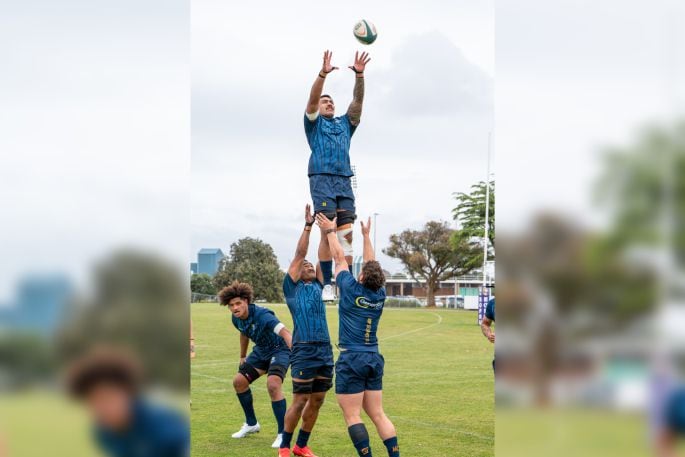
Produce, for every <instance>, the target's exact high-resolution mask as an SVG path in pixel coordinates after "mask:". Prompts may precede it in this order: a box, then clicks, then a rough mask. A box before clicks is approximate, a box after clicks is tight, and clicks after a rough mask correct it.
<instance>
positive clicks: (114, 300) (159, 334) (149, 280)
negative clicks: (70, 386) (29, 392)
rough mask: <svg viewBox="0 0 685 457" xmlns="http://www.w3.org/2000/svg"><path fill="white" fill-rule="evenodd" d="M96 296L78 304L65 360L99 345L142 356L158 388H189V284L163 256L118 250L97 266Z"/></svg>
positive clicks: (63, 337)
mask: <svg viewBox="0 0 685 457" xmlns="http://www.w3.org/2000/svg"><path fill="white" fill-rule="evenodd" d="M93 275H94V277H93V287H92V291H93V293H92V296H90V297H89V298H86V299H83V300H82V302H81V303H78V304H75V305H74V307H73V311H72V315H71V316H70V318H69V319H68V321H67V322H66V323H65V325H64V326H63V328H62V329H61V330H60V332H59V334H58V348H59V354H60V358H61V359H62V361H65V362H68V361H69V360H71V359H72V358H74V357H78V356H79V355H81V354H83V352H84V351H87V350H88V349H89V348H92V347H93V346H94V345H102V346H115V347H119V346H125V347H127V348H129V349H130V350H131V351H132V352H134V353H136V354H137V356H138V357H139V358H140V359H141V362H142V365H143V366H144V367H145V369H146V375H147V376H146V377H147V379H148V380H150V381H151V382H152V383H154V384H158V385H163V386H167V387H175V388H177V389H179V390H181V391H184V392H185V391H187V389H188V387H189V386H188V370H189V364H188V361H189V356H188V338H189V333H190V313H189V311H190V309H189V306H188V304H189V302H190V297H189V291H188V283H187V282H186V280H185V279H184V275H183V274H182V273H181V271H179V269H177V268H176V266H175V265H174V264H173V263H172V262H170V261H168V260H166V259H163V258H160V257H157V256H153V255H150V254H147V253H143V252H138V251H134V250H122V251H118V252H115V253H114V254H112V255H111V256H110V257H108V258H106V259H105V260H104V261H102V262H100V263H99V264H98V265H96V267H95V268H94V273H93Z"/></svg>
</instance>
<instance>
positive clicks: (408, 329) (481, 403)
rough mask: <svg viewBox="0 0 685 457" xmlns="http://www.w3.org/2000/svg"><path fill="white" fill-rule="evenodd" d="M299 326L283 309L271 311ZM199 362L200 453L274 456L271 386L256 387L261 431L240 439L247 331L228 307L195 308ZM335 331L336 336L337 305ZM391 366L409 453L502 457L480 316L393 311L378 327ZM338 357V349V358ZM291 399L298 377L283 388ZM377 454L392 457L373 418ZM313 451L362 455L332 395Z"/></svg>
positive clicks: (333, 456) (195, 378)
mask: <svg viewBox="0 0 685 457" xmlns="http://www.w3.org/2000/svg"><path fill="white" fill-rule="evenodd" d="M266 306H268V307H269V308H271V309H273V310H274V311H275V312H276V314H277V315H278V317H279V318H280V319H281V320H282V321H283V323H285V324H286V325H287V326H288V327H289V328H291V329H292V321H291V319H290V314H289V312H288V309H287V308H286V306H285V305H283V304H275V305H266ZM191 316H192V320H193V331H194V337H195V346H196V352H197V357H196V358H195V359H193V361H192V363H191V399H192V407H191V414H192V418H191V426H192V455H193V457H210V456H222V457H225V456H229V457H264V456H275V455H276V450H275V449H271V448H270V445H271V442H272V441H273V439H274V437H275V435H276V424H275V420H274V417H273V414H272V412H271V404H270V400H269V398H268V395H267V392H266V386H265V381H264V379H263V378H261V379H259V380H258V381H256V382H255V383H254V384H253V385H252V392H253V395H254V399H255V411H256V413H257V417H258V419H259V422H260V424H261V426H262V431H261V433H259V434H256V435H253V436H250V437H248V438H245V439H240V440H235V439H233V438H231V433H233V432H235V431H236V430H238V428H239V427H240V425H241V424H242V423H243V421H244V416H243V413H242V410H241V409H240V406H239V404H238V401H237V399H236V397H235V392H234V390H233V386H232V379H233V376H234V375H235V373H236V371H237V366H238V357H239V346H238V339H239V337H238V331H237V330H236V329H235V328H234V327H233V325H232V324H231V322H230V315H229V313H228V310H227V309H225V308H222V307H221V306H219V305H218V304H216V303H194V304H192V305H191ZM328 325H329V330H330V332H331V337H332V339H333V341H336V340H337V331H338V316H337V309H335V308H333V307H329V309H328ZM379 338H380V340H381V341H380V345H381V352H382V353H383V355H384V357H385V361H386V374H385V378H384V404H385V409H386V413H387V414H388V416H389V417H390V419H391V420H392V421H393V422H394V424H395V426H396V428H397V431H398V437H399V442H400V448H401V452H402V455H403V456H422V457H447V456H449V457H457V456H468V457H477V456H492V455H494V392H493V386H494V383H493V375H492V367H491V360H492V355H493V345H491V344H489V343H488V342H487V341H486V340H485V338H484V337H483V336H482V334H481V333H480V328H479V327H478V325H477V324H476V314H475V313H474V312H469V311H455V310H443V309H393V308H388V309H386V310H385V312H384V313H383V318H382V320H381V324H380V328H379ZM334 355H335V357H336V358H337V355H338V353H337V351H335V353H334ZM284 392H285V396H286V400H288V401H290V398H291V392H292V383H291V380H290V373H288V377H287V378H286V381H285V383H284ZM364 420H365V423H366V424H367V428H368V429H369V434H370V435H371V446H372V449H373V451H374V455H376V456H384V455H387V454H386V451H385V447H384V446H383V444H382V442H381V441H380V439H379V438H378V435H377V434H376V432H375V429H374V427H373V424H372V423H371V422H370V421H369V420H368V418H366V417H364ZM310 446H311V447H312V449H313V450H314V452H316V453H317V455H319V457H353V456H355V455H356V452H355V450H354V448H353V447H352V444H351V442H350V440H349V437H348V435H347V430H346V427H345V423H344V421H343V419H342V414H341V413H340V410H339V408H338V405H337V403H336V401H335V395H334V393H333V391H331V392H330V393H329V396H328V397H327V400H326V403H325V404H324V406H323V408H322V409H321V414H320V415H319V420H318V422H317V424H316V427H315V429H314V432H313V433H312V438H311V440H310Z"/></svg>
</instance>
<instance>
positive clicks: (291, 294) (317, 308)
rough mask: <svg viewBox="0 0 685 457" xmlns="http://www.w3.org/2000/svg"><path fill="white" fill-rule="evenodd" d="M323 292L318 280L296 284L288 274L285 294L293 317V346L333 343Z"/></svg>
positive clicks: (284, 284)
mask: <svg viewBox="0 0 685 457" xmlns="http://www.w3.org/2000/svg"><path fill="white" fill-rule="evenodd" d="M322 291H323V286H322V285H321V283H320V282H319V281H318V280H314V281H312V282H309V283H307V282H304V281H302V280H299V281H297V282H294V281H293V280H292V278H291V277H290V275H289V274H288V273H286V274H285V278H284V279H283V294H284V295H285V302H286V303H287V304H288V309H289V310H290V315H291V316H292V317H293V327H294V328H293V344H295V343H315V342H323V343H329V342H330V341H331V338H330V336H329V335H328V323H327V322H326V305H324V303H323V300H322V299H321V292H322Z"/></svg>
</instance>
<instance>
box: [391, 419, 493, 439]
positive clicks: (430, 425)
mask: <svg viewBox="0 0 685 457" xmlns="http://www.w3.org/2000/svg"><path fill="white" fill-rule="evenodd" d="M388 417H390V418H391V419H393V420H397V419H399V420H400V422H406V423H409V424H413V425H417V426H419V427H425V428H431V429H439V430H446V431H448V432H452V433H460V434H462V435H468V436H473V437H475V438H479V439H482V440H485V441H495V438H494V437H492V436H487V435H481V434H480V433H475V432H467V431H466V430H458V429H455V428H454V427H452V426H449V425H442V424H433V423H430V422H422V421H417V420H415V419H410V418H408V417H404V416H388Z"/></svg>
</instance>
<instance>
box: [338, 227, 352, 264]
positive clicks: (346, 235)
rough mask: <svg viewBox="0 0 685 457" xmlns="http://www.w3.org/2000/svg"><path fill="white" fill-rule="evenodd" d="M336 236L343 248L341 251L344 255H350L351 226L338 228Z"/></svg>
mask: <svg viewBox="0 0 685 457" xmlns="http://www.w3.org/2000/svg"><path fill="white" fill-rule="evenodd" d="M337 236H338V241H339V242H340V246H341V247H342V249H343V253H344V254H345V256H346V257H347V256H351V255H352V253H353V250H352V229H351V228H346V229H340V230H338V232H337Z"/></svg>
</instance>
